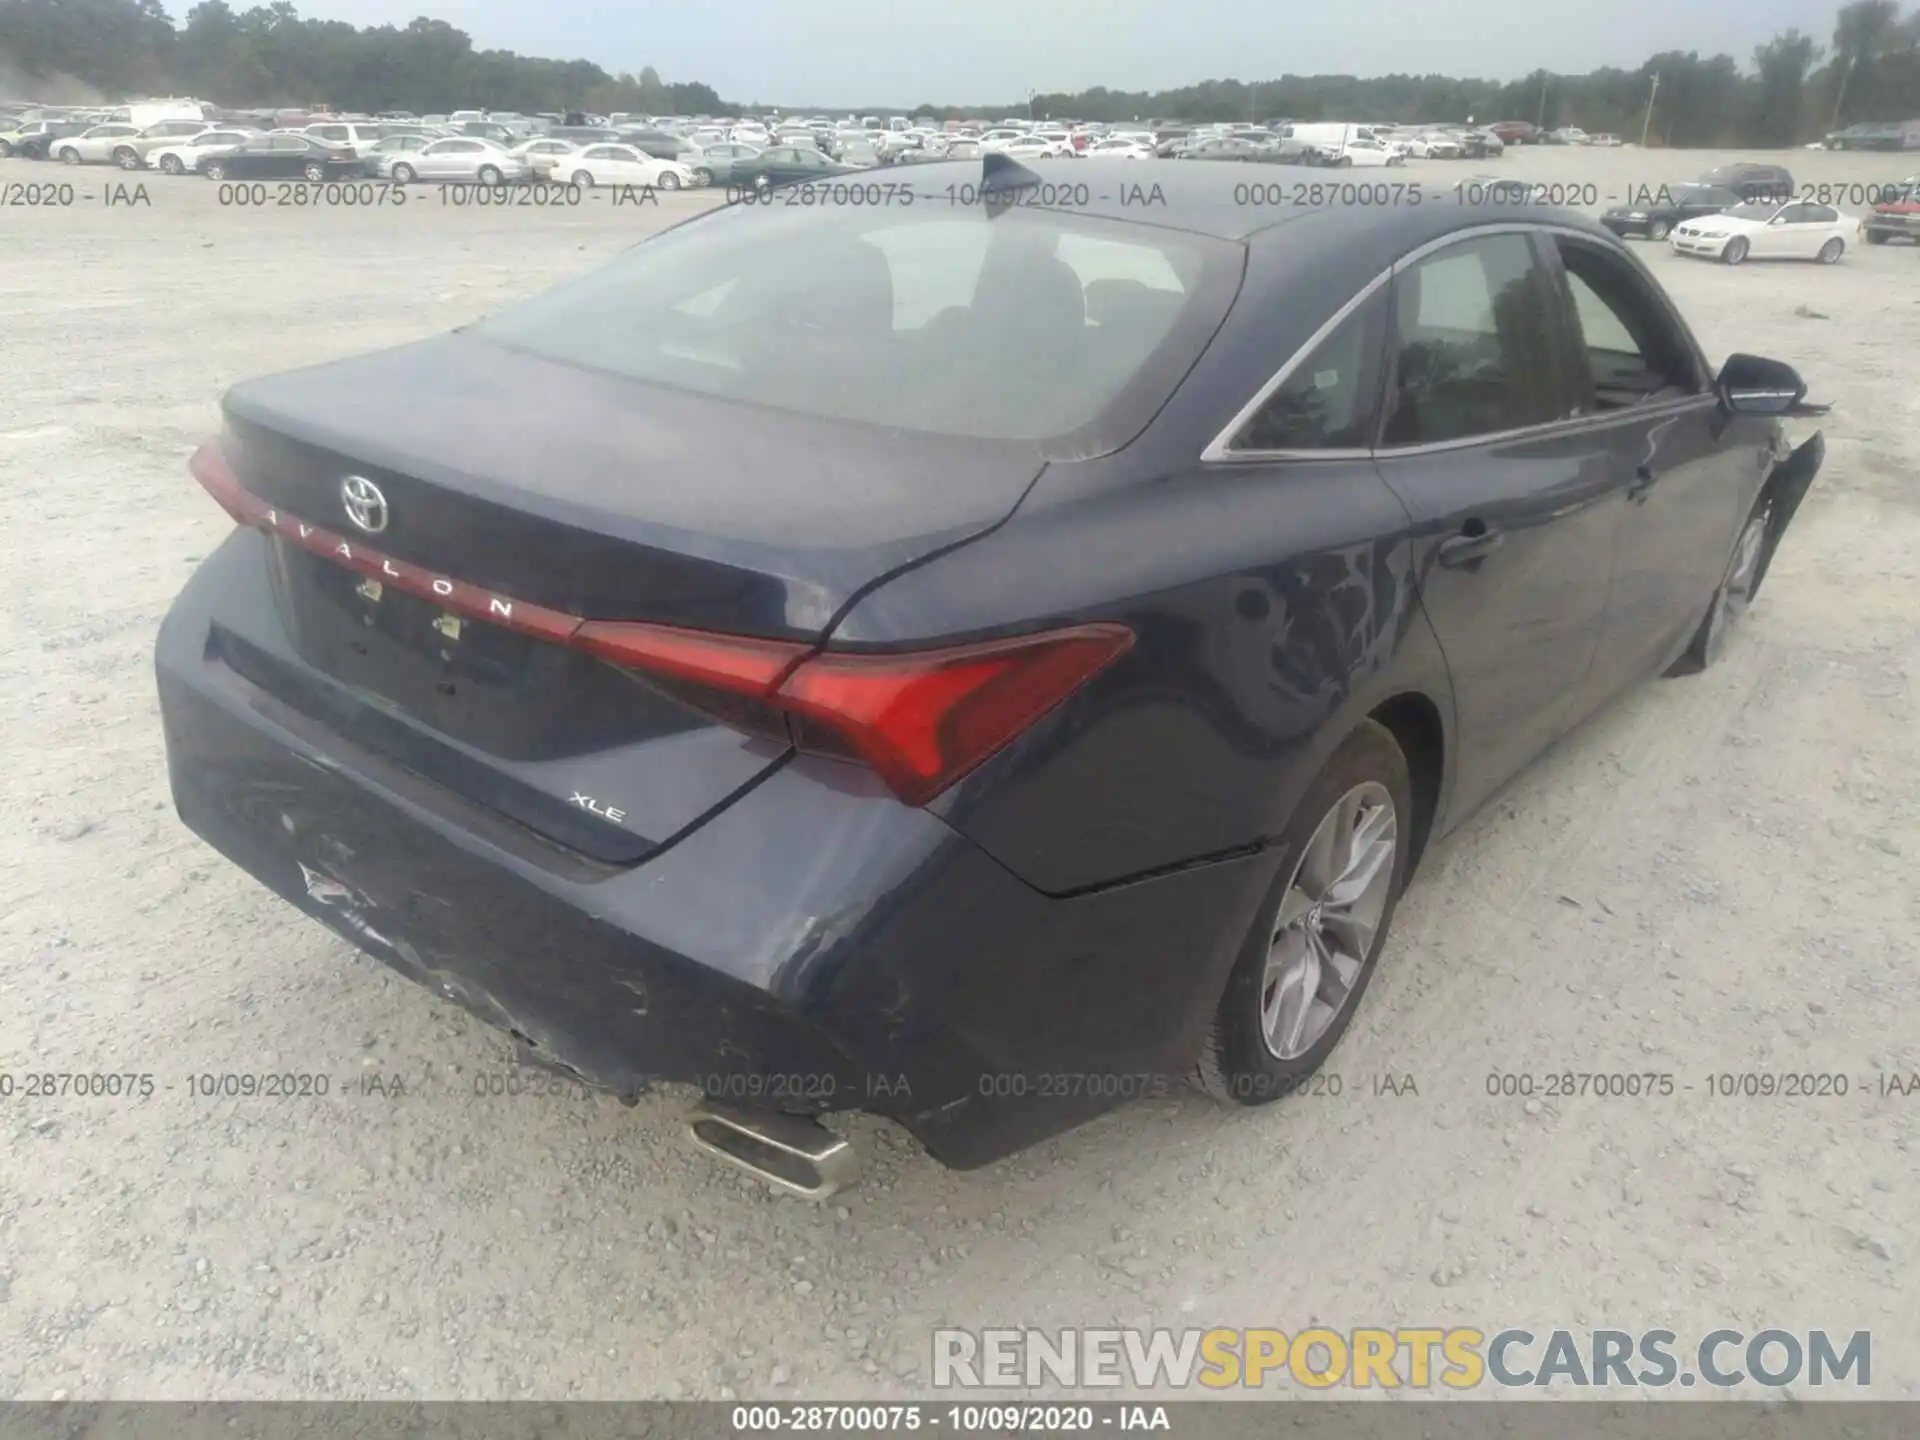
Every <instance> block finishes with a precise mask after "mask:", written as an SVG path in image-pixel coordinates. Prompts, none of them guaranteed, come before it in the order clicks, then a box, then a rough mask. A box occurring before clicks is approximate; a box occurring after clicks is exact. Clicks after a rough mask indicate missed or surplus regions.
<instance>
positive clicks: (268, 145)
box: [193, 131, 367, 184]
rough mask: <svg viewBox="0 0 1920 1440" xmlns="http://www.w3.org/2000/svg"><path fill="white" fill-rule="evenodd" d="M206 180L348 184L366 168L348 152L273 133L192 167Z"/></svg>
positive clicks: (304, 137)
mask: <svg viewBox="0 0 1920 1440" xmlns="http://www.w3.org/2000/svg"><path fill="white" fill-rule="evenodd" d="M193 168H194V169H195V170H197V171H198V172H199V173H200V174H202V175H204V176H206V177H207V178H208V179H209V180H294V179H299V180H309V181H312V182H313V183H314V184H319V183H320V182H322V181H326V180H350V179H353V178H355V177H358V176H361V175H365V174H366V173H367V167H366V165H365V163H364V162H362V160H361V159H360V157H359V156H358V155H356V154H355V153H354V152H353V150H352V149H351V148H349V147H348V146H345V145H329V144H327V143H326V142H325V141H323V140H316V139H314V138H313V136H311V135H290V134H287V133H285V132H280V131H276V132H275V133H273V134H271V135H261V136H258V137H257V138H255V139H252V140H249V141H247V143H246V144H244V145H242V146H241V147H240V148H239V149H238V150H234V151H230V152H229V153H227V154H225V155H208V156H204V157H202V158H201V159H200V160H199V161H198V162H196V163H195V165H194V167H193Z"/></svg>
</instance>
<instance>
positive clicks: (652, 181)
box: [554, 145, 700, 190]
mask: <svg viewBox="0 0 1920 1440" xmlns="http://www.w3.org/2000/svg"><path fill="white" fill-rule="evenodd" d="M554 179H556V180H561V181H565V182H567V183H569V184H573V185H578V186H580V187H581V188H582V189H591V188H592V187H593V186H595V185H651V186H652V187H653V188H654V189H656V190H691V189H692V188H693V187H694V186H695V185H697V184H699V183H700V182H699V181H698V180H697V179H696V178H695V177H694V173H693V170H692V169H691V168H690V167H688V166H686V165H682V164H681V163H680V162H679V161H678V160H661V159H658V158H656V157H655V156H652V155H649V154H647V152H646V151H644V150H637V149H635V148H634V147H633V146H631V145H588V146H585V147H583V148H582V149H581V150H580V152H579V153H578V154H576V155H573V156H571V157H570V158H569V159H568V160H567V162H566V164H565V165H563V166H562V167H560V168H559V169H558V170H556V171H555V172H554Z"/></svg>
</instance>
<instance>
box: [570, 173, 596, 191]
mask: <svg viewBox="0 0 1920 1440" xmlns="http://www.w3.org/2000/svg"><path fill="white" fill-rule="evenodd" d="M573 184H574V188H575V189H577V190H591V189H592V188H593V176H592V175H591V174H590V173H589V172H587V171H585V170H576V171H574V172H573Z"/></svg>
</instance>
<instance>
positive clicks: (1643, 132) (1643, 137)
mask: <svg viewBox="0 0 1920 1440" xmlns="http://www.w3.org/2000/svg"><path fill="white" fill-rule="evenodd" d="M1659 93H1660V72H1659V71H1658V70H1656V71H1654V72H1653V89H1652V90H1650V91H1648V92H1647V115H1646V118H1645V119H1644V120H1642V121H1641V122H1640V148H1641V149H1642V150H1644V149H1646V148H1647V131H1648V130H1649V129H1651V128H1652V126H1653V97H1654V96H1656V95H1658V94H1659Z"/></svg>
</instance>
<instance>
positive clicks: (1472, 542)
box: [1440, 522, 1507, 570]
mask: <svg viewBox="0 0 1920 1440" xmlns="http://www.w3.org/2000/svg"><path fill="white" fill-rule="evenodd" d="M1469 523H1470V524H1474V525H1478V522H1469ZM1506 538H1507V534H1506V531H1504V530H1489V529H1487V528H1486V526H1484V525H1478V528H1476V529H1474V530H1472V531H1470V532H1463V533H1461V534H1459V535H1455V536H1453V537H1452V538H1450V539H1447V540H1442V541H1441V542H1440V563H1441V564H1442V565H1444V566H1446V567H1447V568H1448V569H1449V570H1464V569H1469V568H1475V567H1478V565H1479V563H1480V562H1481V561H1482V560H1484V559H1486V558H1487V556H1489V555H1491V554H1492V553H1493V552H1494V551H1496V550H1498V549H1499V548H1500V543H1501V541H1503V540H1505V539H1506Z"/></svg>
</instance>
